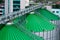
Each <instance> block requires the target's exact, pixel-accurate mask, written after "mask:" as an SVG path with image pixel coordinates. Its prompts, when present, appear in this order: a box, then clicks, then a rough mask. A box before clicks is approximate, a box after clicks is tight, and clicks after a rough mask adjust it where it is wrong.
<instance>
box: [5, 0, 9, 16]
mask: <svg viewBox="0 0 60 40" xmlns="http://www.w3.org/2000/svg"><path fill="white" fill-rule="evenodd" d="M8 13H9V12H8V0H5V15H7V14H8Z"/></svg>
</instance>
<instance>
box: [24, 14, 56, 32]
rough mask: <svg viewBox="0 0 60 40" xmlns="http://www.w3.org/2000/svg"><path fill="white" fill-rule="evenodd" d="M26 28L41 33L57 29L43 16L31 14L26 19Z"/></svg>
mask: <svg viewBox="0 0 60 40" xmlns="http://www.w3.org/2000/svg"><path fill="white" fill-rule="evenodd" d="M25 26H26V28H27V29H28V30H30V31H34V32H41V31H50V30H53V29H54V28H55V25H54V24H52V23H50V22H49V21H47V20H45V19H44V18H43V17H42V16H40V17H39V16H37V15H34V14H30V15H28V16H27V18H26V24H25Z"/></svg>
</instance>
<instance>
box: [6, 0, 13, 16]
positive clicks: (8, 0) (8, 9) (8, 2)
mask: <svg viewBox="0 0 60 40" xmlns="http://www.w3.org/2000/svg"><path fill="white" fill-rule="evenodd" d="M11 12H13V0H5V15H7V14H9V13H11Z"/></svg>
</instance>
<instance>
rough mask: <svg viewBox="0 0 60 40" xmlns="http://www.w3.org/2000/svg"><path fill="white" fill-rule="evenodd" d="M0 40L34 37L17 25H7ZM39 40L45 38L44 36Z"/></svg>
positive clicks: (1, 32) (25, 39) (24, 39)
mask: <svg viewBox="0 0 60 40" xmlns="http://www.w3.org/2000/svg"><path fill="white" fill-rule="evenodd" d="M32 36H33V35H32ZM36 38H37V36H36ZM0 40H34V39H33V38H31V37H30V36H28V35H26V34H25V33H23V32H22V31H20V30H19V29H17V28H16V27H15V25H6V26H5V27H4V28H2V30H1V31H0ZM36 40H37V39H36ZM39 40H43V38H40V37H39Z"/></svg>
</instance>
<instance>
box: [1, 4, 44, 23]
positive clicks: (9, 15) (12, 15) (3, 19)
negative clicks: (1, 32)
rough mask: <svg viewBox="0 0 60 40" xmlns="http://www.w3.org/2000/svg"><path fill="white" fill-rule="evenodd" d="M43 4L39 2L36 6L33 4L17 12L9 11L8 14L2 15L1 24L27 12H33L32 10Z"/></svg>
mask: <svg viewBox="0 0 60 40" xmlns="http://www.w3.org/2000/svg"><path fill="white" fill-rule="evenodd" d="M42 6H43V5H42V4H38V5H36V6H32V7H29V8H26V9H24V10H20V11H16V12H13V13H9V14H7V15H4V16H1V17H0V24H5V23H7V22H9V21H10V20H12V19H14V18H16V17H19V16H22V15H24V14H27V13H29V12H31V11H34V10H36V9H39V8H41V7H42Z"/></svg>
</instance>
